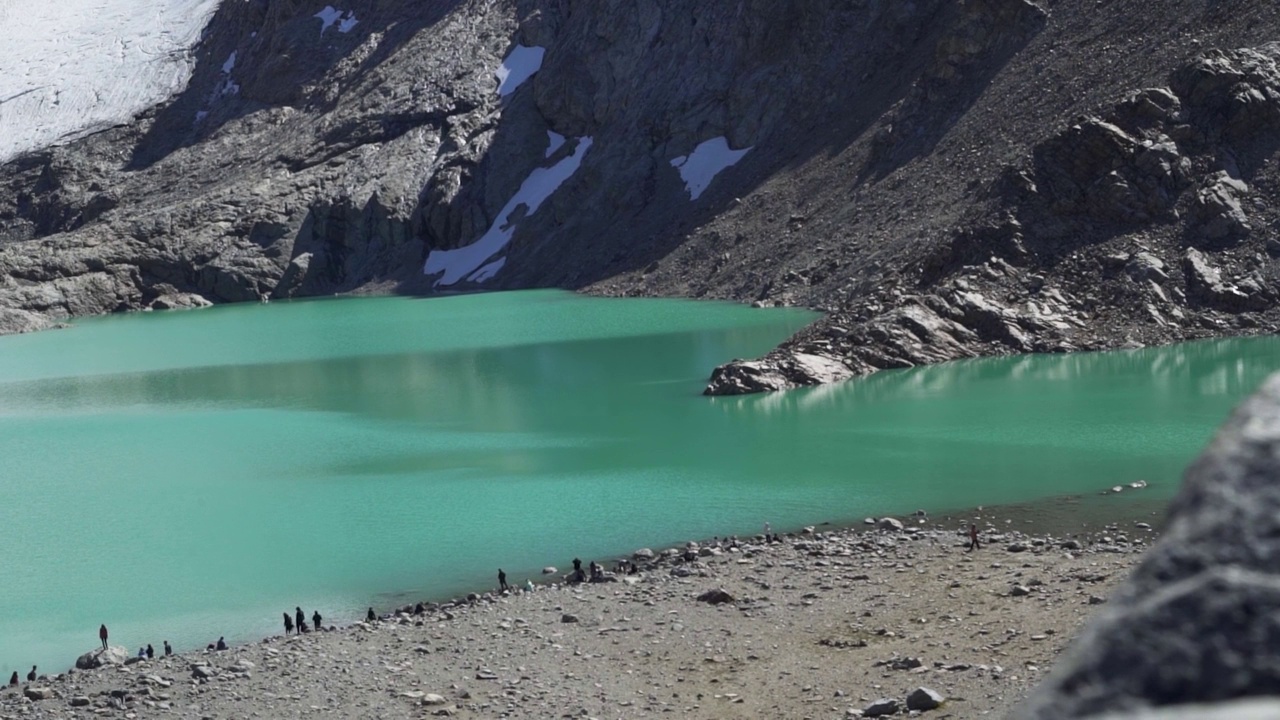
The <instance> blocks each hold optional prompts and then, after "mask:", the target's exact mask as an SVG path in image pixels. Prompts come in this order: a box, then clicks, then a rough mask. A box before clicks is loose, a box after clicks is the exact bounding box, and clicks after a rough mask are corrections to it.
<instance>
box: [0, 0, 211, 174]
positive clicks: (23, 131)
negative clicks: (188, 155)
mask: <svg viewBox="0 0 1280 720" xmlns="http://www.w3.org/2000/svg"><path fill="white" fill-rule="evenodd" d="M219 2H220V0H53V1H52V2H40V3H25V2H22V3H20V2H16V1H15V0H0V27H2V28H4V34H5V39H4V43H3V46H4V52H2V53H0V162H5V161H7V160H10V159H12V158H14V157H15V156H17V155H19V154H21V153H24V152H28V151H31V150H36V149H39V148H42V147H46V146H49V145H53V144H57V143H59V142H66V141H69V140H72V139H75V138H78V137H82V136H84V135H87V134H89V133H92V132H95V131H98V130H102V129H104V128H108V127H111V126H113V125H119V124H123V123H126V122H128V121H130V120H131V119H133V117H134V116H136V115H137V114H138V113H140V112H142V111H143V110H146V109H147V108H150V107H152V106H154V105H156V104H157V103H160V102H162V101H164V100H166V99H168V98H169V97H171V96H172V95H174V94H176V93H178V92H181V91H182V90H183V88H185V87H186V85H187V82H188V81H189V80H190V79H191V72H192V69H193V68H194V66H195V60H194V58H193V56H192V48H193V47H194V46H195V44H196V42H197V41H199V39H200V34H201V31H202V30H203V29H204V27H205V25H206V24H207V23H208V22H209V19H210V18H211V17H212V16H213V13H214V11H215V10H217V8H218V4H219Z"/></svg>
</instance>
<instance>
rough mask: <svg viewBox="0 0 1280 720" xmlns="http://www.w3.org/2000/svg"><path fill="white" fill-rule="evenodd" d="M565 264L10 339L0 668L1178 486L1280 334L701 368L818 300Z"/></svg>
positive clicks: (1267, 365)
mask: <svg viewBox="0 0 1280 720" xmlns="http://www.w3.org/2000/svg"><path fill="white" fill-rule="evenodd" d="M812 317H813V316H812V315H810V314H808V313H804V312H799V311H781V310H780V311H759V310H751V309H748V308H743V307H740V306H734V305H726V304H717V303H692V302H681V301H668V300H626V301H619V300H605V299H593V298H584V297H578V296H573V295H569V294H565V293H558V292H528V293H512V294H498V295H474V296H464V297H451V298H439V299H431V300H416V299H406V298H375V299H352V300H329V301H315V302H303V303H281V304H273V305H269V306H256V305H252V306H231V307H222V308H215V309H211V310H205V311H199V312H186V313H165V314H154V315H131V316H120V317H110V318H102V319H95V320H87V321H83V322H79V323H77V324H76V326H75V327H74V328H72V329H69V330H63V331H56V332H47V333H39V334H35V335H27V336H18V337H4V338H0V458H3V462H2V463H0V490H2V494H0V497H3V500H2V501H0V558H2V559H0V572H2V573H3V579H4V582H3V583H2V584H0V673H3V674H5V675H7V674H8V673H9V672H12V670H14V669H18V670H22V671H25V670H26V669H27V668H28V667H29V666H30V664H32V663H39V664H40V665H41V666H42V669H45V670H50V671H57V670H61V669H64V668H65V667H66V666H68V665H69V664H70V663H71V662H72V661H73V660H74V658H75V656H76V655H77V654H79V653H81V652H83V651H85V650H88V649H90V648H92V647H93V646H94V645H96V643H97V639H96V632H95V631H96V628H97V626H98V624H99V623H102V622H105V623H107V624H108V625H109V626H110V627H111V629H112V636H113V637H112V639H113V642H118V643H119V644H123V645H126V646H129V647H131V648H134V649H136V648H137V647H138V646H139V645H142V644H146V643H148V642H150V643H152V644H154V645H155V646H156V647H159V646H160V644H161V641H162V640H165V639H168V640H170V641H172V642H173V643H174V645H175V646H176V647H179V648H185V647H193V646H202V645H203V644H205V643H208V642H210V641H212V640H214V639H216V638H217V637H218V636H219V635H225V636H226V637H227V638H228V639H229V640H233V641H235V640H250V639H253V638H256V637H260V636H262V635H264V634H268V633H272V632H277V631H278V628H279V626H278V620H279V618H280V613H281V612H283V611H285V610H291V609H292V608H293V607H294V606H295V605H299V604H301V605H302V606H303V608H304V609H305V610H306V611H307V614H308V615H310V613H311V610H312V609H314V608H319V609H320V610H321V612H322V613H324V614H325V615H326V617H327V618H329V619H330V620H332V621H344V620H350V619H353V618H354V617H356V616H357V615H359V614H360V613H361V611H362V609H363V608H364V607H365V606H367V605H368V604H370V603H375V604H377V603H383V604H386V603H390V602H392V601H393V600H395V601H400V600H403V599H404V598H409V597H412V598H419V597H423V596H435V597H441V596H446V595H449V594H452V593H456V592H460V591H464V590H470V589H474V588H476V587H479V586H484V585H488V584H490V583H493V582H494V579H493V578H494V574H495V572H496V569H497V567H499V566H502V567H504V568H506V570H507V571H508V574H509V575H510V576H511V579H512V580H513V581H523V579H524V578H525V577H527V576H533V577H536V575H534V573H536V571H537V569H538V568H540V567H542V566H543V565H546V564H548V563H554V564H558V565H560V566H562V567H563V566H566V565H568V564H569V560H571V559H572V558H573V557H574V556H579V557H582V558H583V559H584V561H585V560H588V559H591V558H599V559H604V558H612V557H614V556H615V555H617V554H618V553H620V552H624V551H629V550H631V549H634V548H635V547H638V546H641V545H657V544H661V543H664V542H673V541H680V540H685V539H689V538H696V537H703V536H710V535H713V534H722V535H723V534H729V533H752V532H758V531H759V528H760V526H761V524H762V523H763V522H764V521H765V520H769V521H770V522H772V523H773V525H774V527H777V528H785V527H794V526H798V525H801V524H809V523H813V522H819V521H836V522H839V521H847V520H851V519H857V518H861V517H863V516H864V515H877V514H883V513H891V512H905V511H910V510H914V509H916V508H918V507H923V508H927V509H944V508H958V507H964V506H971V505H977V504H996V503H1006V502H1023V501H1028V500H1034V499H1036V498H1042V497H1048V496H1057V495H1063V494H1070V493H1094V492H1096V491H1097V490H1099V489H1101V488H1105V487H1109V486H1111V485H1114V484H1117V483H1122V482H1129V481H1132V480H1135V479H1146V480H1148V481H1150V482H1151V483H1152V488H1151V489H1150V490H1149V491H1148V492H1149V493H1150V494H1151V495H1149V496H1159V495H1161V494H1163V495H1165V496H1167V495H1168V494H1171V493H1172V491H1173V489H1174V487H1175V484H1176V480H1177V478H1178V476H1179V474H1180V472H1181V469H1182V467H1183V466H1184V465H1185V463H1186V461H1187V460H1189V459H1190V458H1191V457H1192V456H1193V455H1194V454H1195V453H1196V452H1197V451H1198V450H1199V449H1200V448H1201V447H1202V446H1203V444H1204V443H1205V441H1206V440H1207V439H1208V437H1209V436H1210V434H1211V432H1212V430H1213V428H1214V427H1215V426H1216V425H1217V424H1218V423H1219V422H1220V421H1221V420H1222V419H1223V418H1224V417H1225V415H1226V414H1227V412H1228V411H1229V409H1230V407H1231V406H1232V405H1233V404H1234V403H1235V402H1236V401H1237V400H1238V399H1240V398H1241V397H1243V396H1244V395H1245V394H1247V393H1248V392H1249V391H1250V390H1252V389H1253V387H1255V386H1256V385H1257V383H1258V382H1260V381H1261V379H1262V378H1263V377H1264V376H1265V375H1266V373H1267V372H1269V371H1270V370H1272V369H1274V368H1276V367H1277V366H1278V365H1280V343H1277V341H1276V340H1275V339H1257V340H1247V341H1243V340H1238V341H1222V342H1211V343H1198V344H1190V345H1183V346H1178V347H1173V348H1164V349H1157V350H1143V351H1136V352H1124V353H1108V354H1092V355H1075V356H1041V357H1023V358H1014V359H995V360H980V361H973V362H964V363H955V364H950V365H945V366H939V367H933V368H923V369H919V370H912V371H903V372H887V373H881V374H879V375H876V376H873V377H870V378H866V379H863V380H860V381H856V382H851V383H846V384H843V385H840V386H834V387H826V388H817V389H813V390H807V391H801V392H795V393H787V394H782V395H772V396H755V397H747V398H719V399H708V398H703V397H701V396H700V395H699V394H698V393H699V391H700V390H701V388H702V384H703V382H704V380H705V378H706V376H707V375H708V373H709V372H710V370H711V368H712V367H714V366H715V365H717V364H719V363H721V362H724V361H725V360H728V359H730V358H733V357H739V356H753V355H757V354H760V353H762V352H764V351H765V350H767V349H768V348H769V347H771V346H772V345H774V344H776V343H777V342H778V341H780V340H781V339H783V338H784V337H786V336H787V335H788V334H790V333H791V332H793V331H794V330H796V329H798V328H799V327H800V326H802V325H803V324H805V323H806V322H808V321H809V320H811V319H812Z"/></svg>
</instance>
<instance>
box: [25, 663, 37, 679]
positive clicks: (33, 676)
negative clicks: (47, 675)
mask: <svg viewBox="0 0 1280 720" xmlns="http://www.w3.org/2000/svg"><path fill="white" fill-rule="evenodd" d="M27 680H28V681H29V682H35V681H36V666H35V665H32V666H31V672H29V673H27Z"/></svg>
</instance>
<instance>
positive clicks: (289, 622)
mask: <svg viewBox="0 0 1280 720" xmlns="http://www.w3.org/2000/svg"><path fill="white" fill-rule="evenodd" d="M292 632H293V618H291V617H289V613H284V634H285V635H288V634H290V633H292Z"/></svg>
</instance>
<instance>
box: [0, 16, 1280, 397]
mask: <svg viewBox="0 0 1280 720" xmlns="http://www.w3.org/2000/svg"><path fill="white" fill-rule="evenodd" d="M1277 13H1278V11H1277V9H1276V8H1275V7H1274V6H1272V5H1271V4H1267V3H1252V2H1245V0H1223V1H1215V2H1206V0H1171V1H1170V2H1167V3H1161V4H1160V5H1159V7H1156V8H1152V7H1151V6H1150V4H1149V3H1144V2H1138V0H1117V1H1116V2H1112V3H1107V4H1106V5H1105V6H1103V7H1096V6H1089V7H1084V6H1080V5H1078V4H1072V3H1057V4H1052V5H1050V4H1046V3H1035V2H1029V1H1028V0H972V1H971V2H968V3H964V4H957V3H950V2H944V1H943V0H917V1H916V2H913V3H886V2H880V1H878V0H872V1H869V2H856V3H845V4H837V5H832V4H830V3H817V2H810V1H808V0H789V1H788V2H759V1H756V0H744V2H740V3H737V4H721V5H715V4H713V5H704V6H697V7H694V6H686V5H679V4H675V3H670V2H665V1H662V0H644V1H642V2H638V3H633V4H629V5H628V4H623V5H610V4H601V3H582V2H575V1H572V0H503V1H502V2H497V3H482V2H467V1H463V0H433V2H428V3H420V2H409V0H391V1H390V2H387V1H381V2H374V1H373V0H352V1H351V2H349V3H346V4H344V6H343V7H342V8H333V7H332V6H328V5H325V4H323V3H319V2H313V1H310V0H286V1H284V2H271V3H267V2H263V1H262V0H250V1H249V2H234V3H233V2H226V3H223V4H222V5H221V6H220V8H219V9H218V11H217V12H216V13H215V15H214V18H213V20H212V21H211V23H210V25H209V26H208V28H207V29H206V32H205V33H204V39H203V40H202V42H201V44H200V45H199V46H198V47H197V48H196V49H195V52H196V58H197V63H196V68H195V72H194V74H193V76H192V79H191V81H190V84H189V86H188V87H187V89H186V90H185V91H184V92H182V93H181V94H179V95H178V96H176V97H174V98H172V99H170V100H168V101H167V102H165V103H163V104H161V105H159V106H157V107H155V108H154V109H152V110H151V111H148V112H147V113H144V115H143V116H141V117H139V118H137V119H136V120H135V121H134V122H132V123H130V124H127V125H123V126H120V127H116V128H112V129H109V130H106V131H103V132H99V133H96V134H94V135H92V136H89V137H86V138H83V139H80V140H76V141H74V142H71V143H68V144H65V145H61V146H57V147H50V148H47V149H44V150H41V151H38V152H33V153H28V154H25V155H23V156H20V157H16V158H12V159H10V160H9V161H8V162H7V164H4V165H0V188H3V191H2V192H0V332H25V331H30V330H37V329H41V328H45V327H49V326H50V325H52V324H54V323H56V322H57V321H58V320H60V319H62V318H65V317H70V316H79V315H88V314H97V313H106V312H115V311H120V310H136V309H169V308H178V307H193V306H199V305H202V304H204V303H206V302H213V303H222V302H242V301H257V300H260V299H263V298H292V297H308V296H317V295H327V294H335V293H370V292H404V293H430V292H440V291H446V290H450V291H452V290H474V289H501V288H518V287H546V286H558V287H568V288H574V289H581V290H585V291H588V292H595V293H601V294H608V295H680V296H689V297H712V298H728V299H735V300H739V301H744V302H754V303H758V304H760V305H807V306H812V307H817V308H820V309H823V310H826V311H828V313H829V314H828V316H827V317H826V318H825V319H823V320H821V321H819V322H818V323H816V324H814V325H813V326H811V327H809V328H807V329H806V330H804V331H802V332H801V333H799V334H798V335H797V336H796V337H794V338H792V339H791V340H789V341H788V342H787V343H785V344H784V345H783V346H782V347H781V348H779V349H778V350H777V351H776V352H774V353H771V354H770V355H768V356H766V357H765V358H761V359H758V360H749V361H739V362H735V363H731V364H729V365H727V366H725V367H723V368H721V369H719V370H718V371H717V372H716V373H715V375H714V376H713V378H712V381H711V383H710V385H709V386H708V392H709V393H713V394H726V393H741V392H758V391H762V390H775V389H783V388H787V387H795V386H800V385H807V384H814V383H820V382H831V381H834V380H839V379H842V378H845V377H849V376H852V375H857V374H863V373H868V372H873V371H875V370H878V369H882V368H896V367H908V366H912V365H919V364H923V363H932V362H938V361H941V360H948V359H953V358H960V357H970V356H975V355H989V354H1007V353H1021V352H1060V351H1070V350H1088V349H1100V348H1108V347H1119V346H1133V345H1137V344H1150V343H1161V342H1169V341H1173V340H1179V339H1186V338H1195V337H1205V336H1215V335H1226V334H1248V333H1258V332H1266V331H1271V330H1274V329H1275V328H1277V327H1278V326H1280V310H1277V303H1278V302H1280V294H1278V293H1276V292H1275V291H1274V290H1273V289H1272V288H1273V287H1274V286H1275V284H1276V281H1277V279H1278V278H1277V276H1276V267H1275V260H1274V256H1276V255H1280V241H1277V240H1276V239H1275V237H1274V228H1275V227H1276V226H1277V223H1280V215H1278V214H1277V211H1276V202H1275V200H1276V197H1277V192H1280V190H1277V188H1280V172H1278V171H1277V165H1276V160H1277V150H1276V148H1277V147H1278V144H1277V138H1280V76H1278V74H1277V70H1276V67H1277V61H1278V59H1280V46H1277V45H1275V44H1267V43H1268V41H1269V40H1272V39H1273V38H1274V37H1276V33H1277V31H1278V30H1280V17H1278V16H1277ZM504 58H505V59H506V64H505V65H504ZM500 68H502V69H503V70H502V72H501V73H497V74H496V71H498V70H499V69H500ZM499 74H500V75H501V78H500V77H499ZM424 270H427V271H429V272H424Z"/></svg>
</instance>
